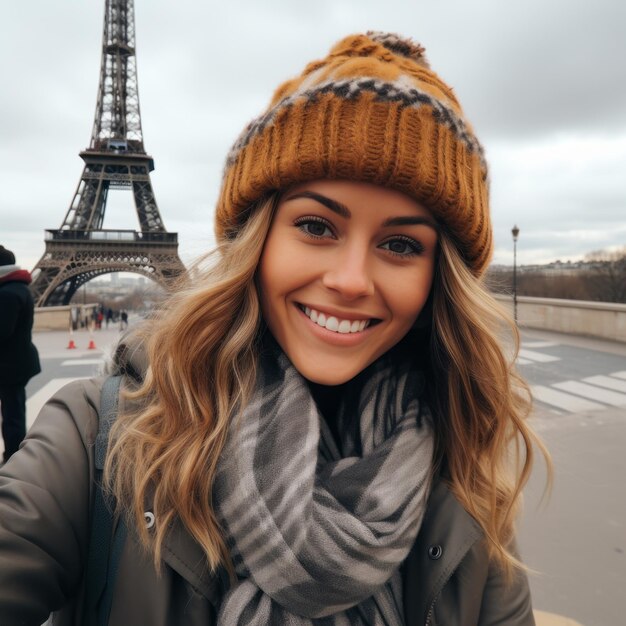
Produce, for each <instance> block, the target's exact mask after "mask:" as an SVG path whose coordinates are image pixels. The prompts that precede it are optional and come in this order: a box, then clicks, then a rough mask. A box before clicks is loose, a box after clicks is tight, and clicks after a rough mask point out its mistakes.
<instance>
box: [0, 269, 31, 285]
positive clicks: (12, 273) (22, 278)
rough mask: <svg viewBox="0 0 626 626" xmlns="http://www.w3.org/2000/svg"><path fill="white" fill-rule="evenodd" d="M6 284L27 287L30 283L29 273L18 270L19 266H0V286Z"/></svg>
mask: <svg viewBox="0 0 626 626" xmlns="http://www.w3.org/2000/svg"><path fill="white" fill-rule="evenodd" d="M8 282H20V283H26V284H27V285H28V284H29V283H30V282H31V276H30V272H29V271H28V270H22V269H20V267H19V265H2V266H0V284H2V283H8Z"/></svg>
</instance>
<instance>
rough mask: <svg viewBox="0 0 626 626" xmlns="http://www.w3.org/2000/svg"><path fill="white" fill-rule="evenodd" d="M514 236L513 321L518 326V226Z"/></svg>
mask: <svg viewBox="0 0 626 626" xmlns="http://www.w3.org/2000/svg"><path fill="white" fill-rule="evenodd" d="M511 234H512V235H513V319H514V320H515V323H516V324H517V238H518V236H519V228H518V227H517V224H516V225H515V226H513V228H512V229H511Z"/></svg>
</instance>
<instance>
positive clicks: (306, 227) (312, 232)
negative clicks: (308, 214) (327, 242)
mask: <svg viewBox="0 0 626 626" xmlns="http://www.w3.org/2000/svg"><path fill="white" fill-rule="evenodd" d="M296 226H297V227H298V228H299V229H300V230H301V231H302V232H303V233H304V234H305V235H309V236H310V237H328V236H331V237H332V234H333V233H332V231H331V230H330V228H329V227H328V224H326V222H322V221H321V220H316V219H311V218H309V219H305V220H300V221H298V222H296Z"/></svg>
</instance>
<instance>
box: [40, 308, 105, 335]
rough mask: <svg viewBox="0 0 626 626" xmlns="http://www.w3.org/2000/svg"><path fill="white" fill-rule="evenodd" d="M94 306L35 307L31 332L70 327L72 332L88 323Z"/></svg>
mask: <svg viewBox="0 0 626 626" xmlns="http://www.w3.org/2000/svg"><path fill="white" fill-rule="evenodd" d="M95 307H96V305H95V304H78V305H72V306H70V305H68V306H41V307H35V323H34V324H33V331H35V332H38V331H40V330H67V331H69V329H70V325H72V326H73V329H74V330H77V329H78V328H79V327H80V326H82V325H84V324H85V323H88V321H89V320H90V319H91V313H92V311H93V309H94V308H95Z"/></svg>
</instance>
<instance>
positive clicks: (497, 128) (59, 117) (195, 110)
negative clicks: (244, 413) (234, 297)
mask: <svg viewBox="0 0 626 626" xmlns="http://www.w3.org/2000/svg"><path fill="white" fill-rule="evenodd" d="M103 11H104V0H99V1H97V2H91V3H84V2H80V1H79V0H66V1H65V2H64V3H62V4H55V3H48V2H45V1H44V0H33V1H32V2H30V3H27V4H25V3H11V5H10V6H9V8H8V10H7V11H6V12H5V19H4V20H3V22H2V24H0V50H1V51H2V52H3V53H4V54H3V55H2V58H4V59H5V64H4V65H3V66H2V68H1V69H0V76H1V78H2V82H3V85H4V86H5V88H4V89H3V90H2V93H0V134H1V136H2V142H0V243H2V244H3V245H5V246H6V247H7V248H9V249H11V250H13V251H14V252H15V254H16V257H17V262H18V263H19V264H20V265H21V266H22V267H25V268H27V269H32V268H33V267H34V265H35V263H36V262H37V261H38V260H39V258H40V256H41V254H42V253H43V250H44V230H45V229H56V228H58V227H59V226H60V224H61V222H62V220H63V217H64V215H65V212H66V211H67V208H68V206H69V203H70V201H71V199H72V197H73V194H74V191H75V189H76V185H77V184H78V182H79V179H80V175H81V172H82V167H83V162H82V160H81V159H80V157H79V156H78V152H79V151H80V150H82V149H84V148H85V147H86V146H87V145H88V144H89V140H90V135H91V127H92V123H93V116H94V112H95V106H96V95H97V87H98V78H99V72H100V58H101V45H102V42H101V37H102V24H103ZM135 19H136V41H137V66H138V77H139V95H140V105H141V114H142V126H143V136H144V145H145V147H146V150H147V152H148V153H149V154H150V155H151V156H153V157H154V159H155V170H154V172H152V174H151V179H152V184H153V187H154V191H155V194H156V199H157V202H158V205H159V210H160V212H161V216H162V217H163V220H164V223H165V226H166V228H167V229H168V230H169V231H170V232H178V234H179V244H180V246H179V252H180V256H181V258H182V260H183V261H184V262H185V263H189V262H190V261H192V260H193V259H195V258H196V257H197V256H198V255H199V254H201V253H203V252H205V251H207V250H209V249H210V248H211V247H212V246H213V242H214V240H213V233H212V231H213V207H214V204H215V201H216V198H217V195H218V190H219V185H220V179H221V172H222V167H223V162H224V159H225V157H226V154H227V152H228V150H229V148H230V145H231V144H232V143H233V142H234V141H235V139H236V137H237V135H238V134H239V132H240V131H241V130H242V129H243V127H244V126H245V125H246V124H247V122H248V121H249V120H250V119H252V118H253V117H255V116H256V115H258V114H259V113H260V112H261V111H262V110H263V109H264V108H265V107H266V105H267V103H268V102H269V100H270V97H271V95H272V93H273V90H274V89H275V88H276V87H277V86H278V84H279V83H280V82H282V81H283V80H285V79H287V78H289V77H291V76H294V75H296V74H298V73H300V72H301V71H302V69H303V67H304V65H305V64H306V63H307V62H309V61H311V60H313V59H315V58H320V57H323V56H324V55H326V53H327V52H328V49H329V48H330V46H331V45H332V44H333V43H334V42H335V41H336V40H338V39H339V38H341V37H342V36H344V35H346V34H349V33H351V32H359V31H365V30H368V29H375V30H387V31H394V32H399V33H401V34H402V35H404V36H409V37H412V38H413V39H414V40H416V41H419V42H420V43H422V44H423V45H424V46H425V48H426V53H427V57H428V58H429V60H430V63H431V65H432V67H433V69H434V70H435V71H436V72H437V73H438V74H440V76H441V77H442V78H443V79H444V80H445V81H446V82H448V83H449V84H451V85H452V86H453V87H454V88H455V91H456V93H457V95H458V97H459V99H460V101H461V104H462V105H463V107H464V109H465V111H466V113H467V116H468V118H469V119H470V120H471V121H472V123H473V125H474V127H475V129H476V132H477V134H478V136H479V138H480V139H481V141H482V143H483V145H484V146H485V149H486V154H487V159H488V162H489V165H490V169H491V205H492V220H493V224H494V231H495V254H494V258H493V262H494V263H495V264H506V265H511V264H512V261H513V242H512V237H511V228H512V227H513V225H514V224H517V226H518V227H519V228H520V236H519V240H518V244H517V254H518V263H520V264H534V263H547V262H551V261H555V260H557V259H560V260H562V261H567V260H577V259H580V258H583V257H584V256H585V255H586V254H588V253H590V252H592V251H594V250H598V249H618V248H622V247H624V246H625V245H626V174H625V172H626V62H625V61H624V59H626V38H624V37H623V35H622V33H621V30H622V27H623V25H624V24H625V23H626V4H625V3H622V2H620V1H619V0H598V1H595V2H593V3H592V2H590V1H585V0H574V1H567V0H553V1H552V2H550V3H545V2H540V1H539V0H529V1H528V2H526V3H524V4H522V5H519V6H518V5H512V4H510V3H498V2H497V0H480V1H474V2H463V1H462V0H449V1H447V2H445V3H438V4H437V5H435V4H434V3H430V4H429V5H426V4H425V3H424V4H422V5H420V3H418V2H412V3H408V2H399V1H390V2H388V3H386V4H385V6H384V7H383V6H382V5H381V4H380V3H375V2H373V1H371V0H363V1H360V2H357V1H356V0H350V1H343V2H342V1H341V0H339V1H335V2H332V1H331V0H320V1H319V2H318V3H316V4H315V6H313V5H309V4H296V3H290V2H287V1H286V0H269V1H268V2H266V3H263V4H262V5H261V4H260V3H254V2H252V1H251V0H249V1H246V2H233V3H229V4H228V5H223V6H209V4H208V3H200V2H197V1H194V0H181V1H180V2H179V3H177V4H176V8H175V9H173V5H172V4H171V3H166V2H164V1H163V0H151V1H150V2H148V1H147V0H135ZM9 59H10V62H9V61H8V60H9ZM137 227H138V224H137V218H136V213H135V210H134V205H133V200H132V194H131V193H129V192H126V191H121V190H112V191H111V192H110V193H109V198H108V202H107V209H106V217H105V222H104V228H113V229H124V228H131V229H135V228H137Z"/></svg>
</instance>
